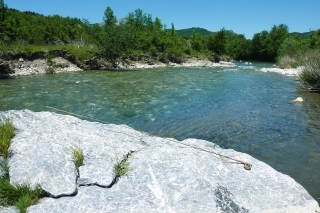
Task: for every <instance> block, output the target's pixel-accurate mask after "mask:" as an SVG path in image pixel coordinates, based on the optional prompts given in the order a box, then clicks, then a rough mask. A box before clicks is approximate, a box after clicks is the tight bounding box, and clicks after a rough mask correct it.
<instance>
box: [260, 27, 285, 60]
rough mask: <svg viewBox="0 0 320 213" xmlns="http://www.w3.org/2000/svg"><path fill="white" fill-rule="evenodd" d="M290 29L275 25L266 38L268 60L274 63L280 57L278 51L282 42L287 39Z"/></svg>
mask: <svg viewBox="0 0 320 213" xmlns="http://www.w3.org/2000/svg"><path fill="white" fill-rule="evenodd" d="M288 32H289V28H288V26H287V25H284V24H280V25H279V26H276V25H274V26H273V27H272V29H271V31H270V32H269V35H268V37H267V38H266V43H267V45H266V47H267V59H268V60H270V61H274V60H275V59H276V57H277V56H278V49H279V47H280V45H281V44H282V42H283V41H284V40H285V39H286V38H287V36H288Z"/></svg>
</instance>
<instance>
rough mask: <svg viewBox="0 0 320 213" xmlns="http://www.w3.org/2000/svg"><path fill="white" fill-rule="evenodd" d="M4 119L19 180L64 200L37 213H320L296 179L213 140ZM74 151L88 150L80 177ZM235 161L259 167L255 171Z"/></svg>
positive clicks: (52, 117)
mask: <svg viewBox="0 0 320 213" xmlns="http://www.w3.org/2000/svg"><path fill="white" fill-rule="evenodd" d="M3 117H6V118H9V119H10V120H11V121H12V122H13V124H14V127H15V128H16V129H17V135H16V137H15V138H14V139H13V143H12V146H11V147H10V149H11V151H12V156H11V158H10V159H9V165H10V171H9V172H10V178H11V181H12V182H15V183H31V184H32V185H35V184H40V186H41V187H42V188H43V189H44V190H45V191H47V192H48V193H50V194H51V195H54V196H56V197H61V198H59V199H55V198H52V197H47V198H43V199H41V200H40V202H39V203H38V204H36V205H34V206H31V207H29V208H28V212H29V213H40V212H41V213H42V212H57V213H58V212H68V213H72V212H98V213H99V212H101V213H102V212H272V213H275V212H290V213H291V212H304V213H309V212H310V213H315V212H316V211H317V210H318V211H319V206H318V203H317V202H316V201H315V200H314V199H313V198H312V197H311V196H310V195H309V194H308V192H307V191H306V190H305V189H304V188H303V187H302V186H301V185H300V184H298V183H297V182H296V181H294V180H293V179H292V178H290V177H289V176H287V175H284V174H281V173H279V172H277V171H276V170H274V169H273V168H271V167H270V166H268V165H267V164H265V163H263V162H261V161H258V160H257V159H255V158H253V157H251V156H250V155H247V154H245V153H240V152H236V151H234V150H231V149H222V148H220V147H219V146H217V145H216V144H214V143H211V142H208V141H203V140H197V139H187V140H184V141H177V140H175V139H170V138H160V137H155V136H151V135H148V134H146V133H142V132H138V131H135V130H133V129H132V128H130V127H127V126H123V125H113V124H101V123H96V122H88V121H84V120H80V119H78V118H75V117H72V116H67V115H59V114H55V113H50V112H37V113H36V112H31V111H28V110H24V111H7V112H1V113H0V118H3ZM73 145H77V146H79V147H81V148H82V149H83V152H84V164H83V165H82V166H81V167H80V168H79V175H80V177H79V178H77V173H76V168H75V167H74V165H73V162H72V158H71V156H70V152H69V151H68V150H69V147H70V146H73ZM128 153H131V155H130V158H129V159H128V160H129V168H128V170H129V171H128V173H127V174H125V175H124V176H122V177H120V178H118V179H116V176H115V171H114V165H115V163H116V162H117V161H119V160H121V159H122V158H123V157H124V156H125V155H126V154H128ZM232 159H239V160H242V161H243V162H248V163H251V164H252V168H251V170H246V169H244V167H243V164H242V163H241V162H238V161H235V160H232ZM115 180H117V181H116V182H115ZM64 195H71V196H64Z"/></svg>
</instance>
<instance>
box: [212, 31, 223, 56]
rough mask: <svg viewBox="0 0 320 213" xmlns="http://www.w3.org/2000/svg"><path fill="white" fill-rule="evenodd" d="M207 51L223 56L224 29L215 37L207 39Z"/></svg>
mask: <svg viewBox="0 0 320 213" xmlns="http://www.w3.org/2000/svg"><path fill="white" fill-rule="evenodd" d="M207 46H208V49H209V50H210V51H212V52H214V53H216V54H218V55H222V54H225V52H226V49H225V48H226V33H225V29H224V28H222V29H221V30H220V31H219V32H217V33H216V34H215V35H210V36H209V37H208V43H207Z"/></svg>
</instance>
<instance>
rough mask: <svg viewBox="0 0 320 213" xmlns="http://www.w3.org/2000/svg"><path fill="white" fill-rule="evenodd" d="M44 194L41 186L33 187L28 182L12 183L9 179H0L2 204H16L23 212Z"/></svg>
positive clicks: (0, 202) (0, 204)
mask: <svg viewBox="0 0 320 213" xmlns="http://www.w3.org/2000/svg"><path fill="white" fill-rule="evenodd" d="M41 195H42V189H41V188H40V186H36V187H35V188H34V189H32V188H31V187H30V186H29V185H28V184H21V185H20V184H18V185H12V184H11V183H10V181H9V180H8V179H5V178H1V179H0V206H15V207H17V208H18V209H19V210H20V212H21V213H25V212H26V210H27V208H28V207H29V206H31V205H34V204H36V203H37V202H38V201H39V199H40V197H41Z"/></svg>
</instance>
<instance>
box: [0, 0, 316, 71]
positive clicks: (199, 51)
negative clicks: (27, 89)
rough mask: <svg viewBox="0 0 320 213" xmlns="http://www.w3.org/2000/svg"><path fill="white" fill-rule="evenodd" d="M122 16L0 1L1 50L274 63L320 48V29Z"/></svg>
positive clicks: (114, 60)
mask: <svg viewBox="0 0 320 213" xmlns="http://www.w3.org/2000/svg"><path fill="white" fill-rule="evenodd" d="M121 18H122V19H118V18H117V17H116V16H115V14H114V12H113V10H112V9H111V8H110V7H106V10H105V13H104V20H103V24H102V25H101V24H91V23H89V22H88V21H87V20H80V19H78V18H72V17H61V16H59V15H53V16H44V15H41V14H37V13H34V12H30V11H27V12H21V11H18V10H15V9H12V8H8V7H7V6H6V5H5V3H4V0H0V49H1V51H2V52H6V51H27V52H28V51H29V52H33V51H38V50H40V51H42V50H46V49H49V50H50V49H64V50H67V51H70V52H71V53H72V54H75V56H76V57H79V58H81V59H82V60H84V59H86V58H87V59H88V58H90V57H93V56H99V57H103V58H105V59H107V60H108V61H109V62H110V63H112V64H113V65H114V66H117V64H118V63H119V62H120V61H125V60H141V59H142V58H147V59H148V60H151V61H162V62H169V61H171V62H176V63H180V62H182V61H183V59H184V58H186V57H191V56H195V57H201V58H208V59H210V60H214V61H219V60H221V59H223V60H229V59H236V60H239V59H242V60H261V61H272V62H275V61H276V60H277V58H279V56H283V55H286V54H291V55H292V54H293V53H294V52H297V51H302V50H303V51H304V50H307V49H314V48H318V47H319V46H320V31H319V30H318V31H314V32H310V33H308V34H302V35H303V36H300V35H297V34H290V33H289V28H288V26H286V25H284V24H281V25H278V26H276V25H274V26H273V27H272V28H271V29H270V30H269V31H267V30H263V31H262V32H260V33H256V34H255V35H254V36H253V38H252V39H247V38H246V37H245V36H244V35H241V34H236V33H233V31H227V30H225V29H224V28H222V29H221V30H220V31H219V32H215V33H211V32H210V31H207V30H205V29H202V28H191V29H186V30H176V29H175V27H174V24H171V26H170V27H169V28H166V27H165V25H164V24H163V23H162V22H161V19H160V18H157V17H156V18H153V17H152V15H151V14H146V13H144V12H143V11H142V10H141V9H137V10H135V11H133V12H130V13H129V14H128V15H127V16H126V17H121ZM119 20H121V21H119ZM305 36H307V37H306V38H304V37H305Z"/></svg>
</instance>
